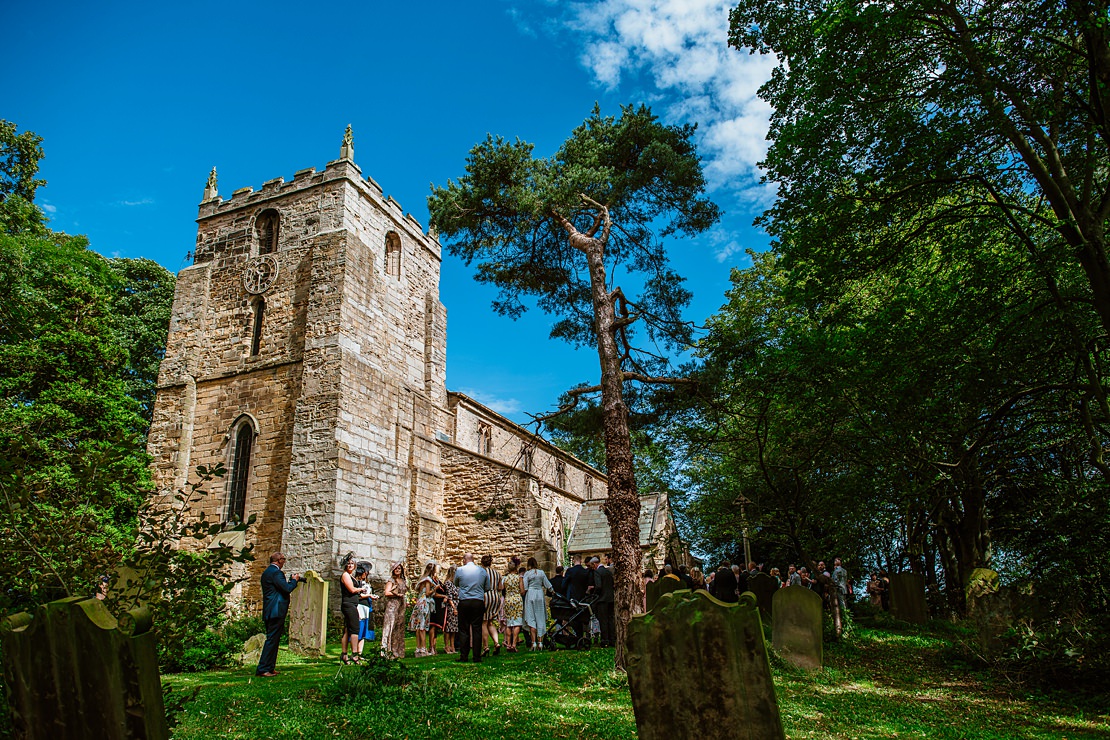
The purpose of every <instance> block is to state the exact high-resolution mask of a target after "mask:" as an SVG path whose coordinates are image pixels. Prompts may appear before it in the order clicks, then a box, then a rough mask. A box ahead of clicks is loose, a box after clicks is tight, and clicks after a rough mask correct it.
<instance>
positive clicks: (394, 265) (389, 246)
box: [385, 231, 401, 277]
mask: <svg viewBox="0 0 1110 740" xmlns="http://www.w3.org/2000/svg"><path fill="white" fill-rule="evenodd" d="M385 274H386V275H392V276H393V277H401V237H399V236H397V232H396V231H390V232H389V233H388V234H386V235H385Z"/></svg>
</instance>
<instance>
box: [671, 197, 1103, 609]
mask: <svg viewBox="0 0 1110 740" xmlns="http://www.w3.org/2000/svg"><path fill="white" fill-rule="evenodd" d="M946 205H947V204H941V208H944V207H945V206H946ZM992 214H993V211H992V210H990V209H985V210H984V211H981V216H982V217H981V218H980V219H978V220H974V221H973V220H965V222H963V223H961V224H960V226H959V228H956V227H955V226H954V225H953V224H950V223H945V222H944V221H943V220H937V219H934V220H932V221H931V223H930V224H929V225H928V226H927V227H926V228H924V229H923V234H924V238H922V239H920V240H916V241H915V242H913V248H912V249H906V250H903V251H902V253H901V254H899V255H898V256H897V257H896V258H892V259H891V260H890V261H889V262H887V263H886V264H884V265H882V266H881V267H878V268H876V269H873V270H870V271H867V272H865V273H863V274H861V275H858V276H857V277H856V278H855V279H852V280H844V279H842V280H840V281H838V282H837V283H836V285H829V284H824V283H822V284H820V285H819V286H817V287H816V288H815V287H814V286H813V283H814V282H819V281H820V280H821V279H822V277H823V275H824V273H823V272H822V271H821V270H818V269H803V268H798V267H795V268H794V269H793V270H788V269H786V268H785V267H784V263H785V260H784V259H780V258H778V257H777V256H776V255H775V254H773V253H768V254H764V255H753V263H754V264H753V267H752V268H750V269H748V270H744V271H736V272H735V273H734V276H733V283H734V288H733V290H732V291H731V292H730V294H729V302H728V304H726V306H725V307H724V308H723V309H722V311H721V313H720V314H718V315H717V316H716V317H714V318H713V319H712V320H711V322H710V332H709V335H708V336H707V338H706V339H705V340H704V341H703V342H702V343H701V345H700V351H701V353H702V354H703V356H704V358H705V364H704V367H703V368H702V372H701V378H702V385H703V387H704V389H705V391H706V393H707V395H708V396H709V398H710V401H709V402H708V403H707V404H706V405H705V409H704V411H703V415H702V418H701V419H699V420H698V421H697V423H696V424H694V425H693V426H692V429H691V432H690V433H691V442H690V444H689V447H690V449H691V450H692V451H693V452H692V454H691V460H692V461H693V465H692V466H691V473H690V475H691V477H692V479H693V480H694V482H695V484H697V485H696V486H695V489H696V492H697V495H696V496H694V497H693V499H692V500H691V502H690V505H689V507H688V508H689V513H690V514H691V515H692V516H694V517H696V518H697V519H698V520H699V521H700V522H701V524H702V528H703V530H704V531H705V533H706V535H707V537H709V538H712V539H711V541H710V542H709V543H707V547H712V546H713V545H718V544H720V543H721V542H727V541H728V540H729V539H730V538H731V539H733V541H734V540H735V537H736V534H737V531H738V527H739V517H738V513H739V512H738V511H737V508H738V507H737V506H736V505H735V501H736V500H737V499H738V498H739V497H740V496H743V497H744V498H746V499H747V500H748V501H750V502H751V504H749V506H748V514H749V517H750V518H751V520H752V524H753V527H754V528H755V529H756V531H757V533H758V536H759V537H761V538H764V539H770V540H771V541H772V543H775V542H777V543H784V544H786V545H788V546H789V548H790V549H791V550H792V551H793V552H795V553H797V554H799V555H800V556H802V557H803V558H804V559H806V560H812V558H811V557H809V556H808V553H812V552H823V553H826V554H827V553H829V552H830V551H832V552H841V553H843V552H851V550H852V548H853V547H854V543H860V542H868V541H870V542H878V543H882V547H881V548H880V549H884V550H886V552H887V557H891V556H893V557H894V558H895V559H896V561H903V562H906V563H908V564H909V565H910V566H911V567H912V568H913V569H914V570H916V571H919V572H924V573H925V574H926V576H927V577H929V575H930V574H932V573H934V572H936V571H937V570H940V571H941V572H942V573H943V576H944V578H943V583H944V585H945V586H947V592H948V596H949V598H950V606H951V608H952V609H953V610H956V611H960V610H962V608H963V589H962V584H963V581H964V579H965V578H966V576H967V574H968V573H970V571H971V569H973V568H976V567H982V566H987V565H990V564H991V562H992V555H993V550H994V547H993V534H994V532H993V530H992V527H991V519H992V516H991V515H992V512H997V513H1002V512H1008V517H1012V518H1015V519H1017V520H1018V521H1025V522H1027V523H1029V524H1030V525H1032V523H1033V522H1034V521H1036V520H1037V518H1038V514H1037V513H1036V512H1038V511H1042V512H1045V511H1046V508H1045V507H1044V506H1043V505H1031V504H1033V501H1035V499H1036V498H1037V495H1036V494H1035V493H1034V492H1035V491H1041V490H1044V486H1045V485H1046V483H1047V482H1048V481H1050V480H1055V481H1056V484H1054V485H1053V486H1052V487H1061V486H1062V487H1064V488H1066V489H1068V490H1069V491H1070V493H1069V496H1068V497H1069V498H1072V497H1074V498H1077V499H1080V500H1086V501H1088V504H1090V503H1092V502H1091V501H1090V498H1089V496H1087V495H1086V494H1084V491H1087V490H1088V488H1089V486H1090V485H1091V481H1090V476H1091V475H1092V474H1093V475H1095V476H1096V477H1099V473H1098V472H1097V466H1096V465H1095V464H1094V463H1093V462H1092V461H1091V460H1090V459H1086V460H1085V459H1084V454H1085V453H1086V452H1087V434H1088V429H1087V428H1086V425H1085V424H1084V423H1083V416H1084V414H1083V409H1084V406H1085V404H1087V403H1088V402H1089V401H1090V394H1089V385H1088V382H1087V378H1086V377H1085V376H1086V371H1085V370H1084V369H1083V365H1082V363H1081V362H1078V361H1077V359H1076V352H1075V347H1074V345H1073V343H1072V338H1073V331H1074V330H1076V329H1078V330H1079V331H1091V330H1092V328H1093V327H1092V326H1091V325H1092V324H1095V323H1096V319H1095V317H1094V316H1093V315H1091V314H1088V319H1089V320H1088V325H1087V326H1082V325H1080V326H1074V325H1072V324H1070V323H1069V322H1068V321H1066V320H1065V317H1062V316H1061V312H1060V311H1059V308H1058V306H1057V304H1056V302H1055V301H1054V296H1053V293H1052V292H1051V291H1050V290H1049V289H1048V288H1046V287H1045V286H1046V285H1047V284H1048V281H1045V280H1044V279H1043V278H1042V277H1041V276H1039V275H1036V274H1032V273H1031V272H1030V271H1029V270H1028V269H1027V264H1026V253H1025V249H1024V246H1023V245H1022V243H1021V242H1020V240H1018V239H1016V238H1015V237H1014V236H1013V234H1012V233H1011V232H1010V231H1009V230H1008V229H1005V228H1000V227H999V225H998V223H997V222H996V221H995V220H994V219H993V218H992ZM820 218H821V216H820V215H819V214H815V215H814V216H813V219H814V220H820ZM1046 267H1048V268H1051V273H1050V276H1051V278H1052V280H1051V282H1052V283H1053V284H1054V285H1055V286H1056V287H1057V291H1058V293H1059V294H1060V295H1062V296H1063V297H1064V298H1066V299H1070V298H1071V297H1072V296H1074V295H1075V294H1076V293H1081V292H1082V290H1083V289H1084V286H1083V278H1082V276H1081V275H1079V274H1077V273H1078V269H1077V268H1076V267H1075V266H1074V265H1073V264H1072V263H1070V262H1068V261H1067V260H1066V259H1064V258H1062V257H1061V258H1060V259H1058V261H1057V263H1056V264H1054V265H1046ZM1093 356H1094V357H1095V358H1096V359H1097V360H1098V361H1099V362H1100V363H1101V362H1102V361H1103V360H1104V358H1103V357H1102V355H1101V353H1095V354H1094V355H1093ZM1077 451H1078V453H1079V454H1078V456H1076V452H1077ZM1065 481H1066V482H1065ZM1017 501H1020V502H1022V503H1021V504H1020V505H1016V504H1015V503H1014V502H1017ZM1050 508H1051V507H1050ZM1022 512H1024V514H1023V513H1022ZM891 527H894V531H893V532H892V531H891ZM884 528H885V530H886V531H885V532H884V531H883V530H884ZM1006 532H1007V538H1006V540H1005V541H1004V543H1003V544H1004V546H1005V547H1006V549H1007V551H1008V552H1009V554H1010V556H1011V557H1012V556H1013V555H1014V554H1015V553H1016V552H1031V550H1030V549H1029V548H1028V546H1027V545H1028V543H1027V542H1026V543H1025V544H1022V543H1021V539H1020V538H1017V537H1014V536H1013V534H1014V532H1015V529H1014V528H1013V525H1009V527H1008V528H1007V530H1006ZM1055 533H1056V535H1057V536H1060V535H1062V534H1063V533H1062V532H1061V531H1060V530H1055ZM1069 536H1070V537H1074V533H1072V534H1071V535H1069ZM1065 541H1067V539H1060V540H1057V544H1058V545H1059V544H1060V543H1062V542H1065ZM893 543H897V548H891V547H890V544H893ZM1075 544H1077V543H1073V545H1071V546H1072V547H1074V545H1075ZM1017 547H1020V548H1021V550H1017V549H1016V548H1017ZM892 549H895V550H896V552H891V550H892ZM1041 552H1042V553H1043V552H1044V550H1043V549H1042V550H1041ZM1041 562H1043V555H1042V558H1041ZM876 564H882V563H876ZM886 564H888V565H889V564H898V563H897V562H896V563H890V562H889V560H888V562H887V563H886Z"/></svg>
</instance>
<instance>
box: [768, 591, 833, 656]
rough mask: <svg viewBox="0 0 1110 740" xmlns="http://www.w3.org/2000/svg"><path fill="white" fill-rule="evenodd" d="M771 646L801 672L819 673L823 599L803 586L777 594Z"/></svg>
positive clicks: (821, 648)
mask: <svg viewBox="0 0 1110 740" xmlns="http://www.w3.org/2000/svg"><path fill="white" fill-rule="evenodd" d="M774 600H775V610H774V612H773V614H772V621H771V642H772V644H774V646H775V650H777V651H778V653H779V655H781V656H782V657H783V658H784V659H786V660H788V661H790V662H791V663H793V664H794V665H796V666H798V667H800V668H806V669H809V670H816V669H819V668H820V667H821V665H822V662H823V657H824V656H823V652H822V651H823V645H822V642H821V640H822V631H823V630H822V627H823V624H822V620H823V618H824V611H823V609H822V604H821V597H820V596H818V595H817V594H816V593H814V592H813V591H810V590H809V589H808V588H805V587H804V586H787V587H786V588H780V589H779V590H778V591H777V592H775V596H774Z"/></svg>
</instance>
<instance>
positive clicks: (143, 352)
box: [108, 258, 177, 424]
mask: <svg viewBox="0 0 1110 740" xmlns="http://www.w3.org/2000/svg"><path fill="white" fill-rule="evenodd" d="M108 266H109V267H110V268H111V270H112V272H113V273H115V275H116V280H115V282H114V285H113V291H112V293H113V300H112V324H113V329H114V330H115V333H116V336H117V337H118V339H119V343H120V345H121V347H122V348H123V349H124V350H126V351H127V363H126V365H124V366H123V367H122V368H121V378H122V379H123V381H124V383H125V384H126V386H127V394H128V395H129V396H131V398H133V399H135V400H136V401H138V402H139V405H140V407H141V409H142V411H141V413H142V415H143V418H144V419H146V421H147V423H148V424H149V423H150V419H151V416H152V415H153V413H154V387H155V385H156V384H157V381H158V367H159V365H160V364H161V362H162V358H163V357H165V354H166V337H167V336H168V334H169V329H170V312H171V311H172V309H173V291H174V286H175V285H176V284H177V278H176V277H175V276H174V274H173V273H172V272H170V271H169V270H167V269H166V268H164V267H162V266H161V265H159V264H158V263H157V262H155V261H153V260H148V259H142V258H140V259H127V258H116V259H110V260H108Z"/></svg>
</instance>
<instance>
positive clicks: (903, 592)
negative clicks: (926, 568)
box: [890, 573, 928, 624]
mask: <svg viewBox="0 0 1110 740" xmlns="http://www.w3.org/2000/svg"><path fill="white" fill-rule="evenodd" d="M890 613H891V614H893V615H894V617H895V618H896V619H901V620H902V621H903V622H912V623H913V624H924V623H925V619H926V618H927V616H928V614H927V612H926V611H925V577H924V576H922V575H921V574H920V573H895V574H893V575H892V576H890Z"/></svg>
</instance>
